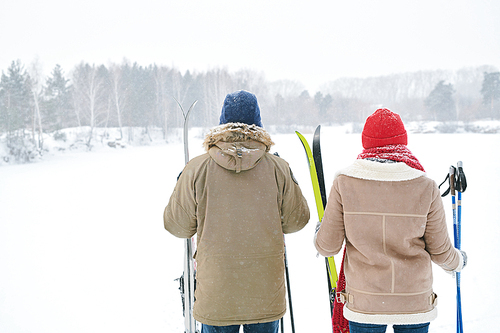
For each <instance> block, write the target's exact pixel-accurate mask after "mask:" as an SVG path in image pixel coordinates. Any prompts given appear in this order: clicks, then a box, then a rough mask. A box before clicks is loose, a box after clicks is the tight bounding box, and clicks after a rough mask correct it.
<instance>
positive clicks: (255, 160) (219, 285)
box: [164, 123, 309, 326]
mask: <svg viewBox="0 0 500 333" xmlns="http://www.w3.org/2000/svg"><path fill="white" fill-rule="evenodd" d="M272 144H273V143H272V141H271V138H270V136H269V134H268V133H267V132H266V131H265V130H263V129H262V128H260V127H257V126H255V125H246V124H240V123H228V124H226V125H220V126H217V127H215V128H214V129H212V130H211V132H210V133H209V134H208V135H207V137H206V139H205V142H204V146H205V148H206V150H207V153H206V154H204V155H201V156H198V157H196V158H194V159H192V160H191V161H190V162H189V163H188V164H187V165H186V167H185V169H184V170H183V172H182V174H181V176H180V178H179V180H178V182H177V185H176V187H175V189H174V192H173V194H172V196H171V198H170V201H169V203H168V206H167V207H166V208H165V212H164V225H165V228H166V229H167V230H168V231H169V232H170V233H172V234H173V235H175V236H177V237H181V238H189V237H192V236H193V235H195V234H197V251H196V253H195V259H196V262H197V275H196V280H197V281H196V292H195V298H196V300H195V304H194V317H195V319H196V320H198V321H200V322H201V323H204V324H207V325H215V326H227V325H238V324H252V323H260V322H270V321H274V320H277V319H279V318H281V317H282V316H283V315H284V314H285V312H286V304H285V282H284V269H285V267H284V240H283V233H292V232H296V231H298V230H300V229H302V228H303V227H304V226H305V225H306V224H307V222H308V221H309V209H308V206H307V202H306V200H305V198H304V197H303V195H302V193H301V190H300V188H299V186H298V184H297V183H296V181H295V180H294V178H293V175H292V173H291V170H290V167H289V166H288V164H287V163H286V162H285V161H284V160H283V159H281V158H279V157H277V156H274V155H272V154H270V153H269V149H270V147H271V145H272Z"/></svg>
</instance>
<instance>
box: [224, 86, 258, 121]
mask: <svg viewBox="0 0 500 333" xmlns="http://www.w3.org/2000/svg"><path fill="white" fill-rule="evenodd" d="M227 123H244V124H248V125H257V126H259V127H263V126H262V122H261V120H260V109H259V104H258V103H257V97H255V95H254V94H252V93H249V92H248V91H244V90H240V91H235V92H233V93H231V94H227V96H226V99H224V105H223V106H222V112H221V114H220V123H219V125H222V124H227Z"/></svg>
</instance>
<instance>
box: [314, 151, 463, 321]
mask: <svg viewBox="0 0 500 333" xmlns="http://www.w3.org/2000/svg"><path fill="white" fill-rule="evenodd" d="M344 239H345V242H346V249H347V252H346V258H345V262H344V274H345V279H346V290H345V293H344V294H342V295H343V298H344V300H345V301H346V303H345V306H344V317H345V318H346V319H348V320H351V321H356V322H361V323H372V324H415V323H424V322H428V321H431V320H433V319H434V318H435V317H436V315H437V312H436V309H435V305H436V298H437V296H436V295H435V294H434V292H433V290H432V267H431V261H433V262H434V263H436V264H438V265H439V266H441V267H442V268H444V269H445V270H448V271H451V270H454V269H456V268H457V267H459V266H460V265H461V255H460V254H459V253H458V252H457V251H456V250H455V249H454V247H453V246H452V244H451V242H450V238H449V236H448V229H447V226H446V221H445V212H444V208H443V204H442V200H441V197H440V192H439V189H438V187H437V186H436V183H435V182H434V181H433V180H431V179H429V178H427V177H426V176H425V174H424V173H423V172H422V171H419V170H416V169H413V168H411V167H409V166H407V165H406V164H404V163H380V162H376V161H370V160H357V161H356V162H355V163H354V164H352V165H351V166H350V167H348V168H346V169H345V170H343V171H341V172H340V174H339V175H338V176H337V177H336V178H335V180H334V182H333V186H332V189H331V192H330V196H329V200H328V204H327V206H326V209H325V214H324V218H323V221H322V223H321V227H320V229H319V231H318V233H317V235H316V237H315V245H316V248H317V250H318V251H319V253H320V254H322V255H324V256H331V255H334V254H337V253H338V252H339V251H340V249H341V247H342V244H343V242H344Z"/></svg>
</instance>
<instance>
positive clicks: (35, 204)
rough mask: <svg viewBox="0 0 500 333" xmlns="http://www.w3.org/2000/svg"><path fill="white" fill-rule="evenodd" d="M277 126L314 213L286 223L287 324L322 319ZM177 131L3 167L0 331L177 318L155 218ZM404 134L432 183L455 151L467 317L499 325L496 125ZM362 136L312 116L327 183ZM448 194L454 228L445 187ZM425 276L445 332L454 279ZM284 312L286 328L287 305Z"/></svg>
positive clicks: (319, 279)
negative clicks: (164, 138)
mask: <svg viewBox="0 0 500 333" xmlns="http://www.w3.org/2000/svg"><path fill="white" fill-rule="evenodd" d="M304 134H305V136H306V138H307V139H308V140H312V133H304ZM273 139H274V141H275V143H276V146H274V147H273V150H272V151H273V152H274V151H277V152H279V154H280V156H281V157H282V158H284V159H285V160H287V161H288V162H289V163H290V165H291V167H292V169H293V171H294V174H295V176H296V178H297V179H298V181H299V183H300V185H301V187H302V190H303V192H304V195H305V196H306V198H307V199H308V201H309V203H310V207H311V213H312V214H311V217H312V218H311V221H310V223H309V224H308V225H307V226H306V228H305V229H303V230H302V231H300V232H298V233H295V234H291V235H287V236H286V242H287V251H288V262H289V270H290V278H291V288H292V297H293V299H292V300H293V308H294V317H295V326H296V332H297V333H309V332H331V323H330V318H329V305H328V296H327V287H326V274H325V268H324V260H323V259H322V258H316V252H315V250H314V246H313V244H312V237H313V233H314V226H315V224H316V221H317V215H316V211H315V206H314V198H313V194H312V188H311V185H310V179H309V173H308V170H307V164H306V159H305V156H304V152H303V149H302V146H301V143H300V141H299V139H298V138H297V137H296V135H295V134H292V133H291V134H286V135H284V134H282V135H274V136H273ZM173 142H174V143H171V144H168V145H166V144H164V145H154V146H146V147H128V148H127V149H118V150H113V149H110V148H102V149H96V150H95V151H93V152H91V153H84V152H67V153H64V154H61V155H59V156H54V157H51V158H50V159H48V160H46V161H43V162H39V163H33V164H25V165H6V166H1V167H0V332H5V333H25V332H33V333H34V332H36V333H59V332H61V333H63V332H64V333H66V332H72V333H79V332H85V333H101V332H102V333H109V332H120V333H128V332H134V333H135V332H149V333H160V332H161V333H165V332H167V333H170V332H172V333H174V332H176V333H182V332H183V318H182V313H181V300H180V295H179V291H178V283H177V282H176V281H174V279H176V278H178V277H179V276H180V275H181V273H182V267H183V266H182V255H183V242H182V240H180V239H176V238H175V237H173V236H171V235H170V234H169V233H168V232H167V231H165V230H164V228H163V221H162V214H163V209H164V207H165V205H166V204H167V202H168V199H169V197H170V194H171V192H172V190H173V187H174V185H175V181H176V177H177V175H178V174H179V172H180V171H181V170H182V168H183V165H184V156H183V147H182V143H181V142H180V141H179V140H177V143H175V140H174V141H173ZM408 147H409V148H410V150H412V152H413V153H414V154H415V155H416V156H417V158H418V159H419V160H420V162H421V163H422V165H423V166H424V168H425V169H426V171H427V173H428V175H429V177H431V178H433V179H435V180H436V181H437V182H438V183H440V182H441V181H442V180H443V179H444V177H445V175H446V173H447V171H448V168H449V166H450V164H456V162H457V161H458V160H462V161H463V162H464V170H465V173H466V175H467V181H468V186H469V187H468V188H467V191H466V192H465V193H464V195H463V215H462V216H463V229H462V230H463V231H462V233H463V241H462V248H463V249H464V250H465V251H467V254H468V256H469V264H468V266H467V267H466V269H465V271H464V273H463V274H462V294H463V295H462V302H463V316H464V329H465V331H466V332H478V331H483V332H497V331H499V329H498V324H497V323H498V321H499V320H500V310H499V306H498V303H497V301H496V299H497V297H498V295H500V287H499V285H500V284H499V283H498V282H497V280H498V276H500V265H498V255H499V254H500V242H499V241H498V240H499V239H500V208H499V207H500V205H499V204H498V203H499V202H500V190H499V188H498V184H500V172H498V171H497V170H496V168H497V167H498V166H499V165H500V153H499V148H500V135H499V134H410V136H409V145H408ZM190 149H191V157H194V156H196V155H198V154H201V153H202V148H201V138H200V137H195V136H194V135H192V136H191V139H190ZM360 150H361V139H360V134H344V133H343V132H341V131H338V130H337V129H336V128H332V127H324V128H323V129H322V152H323V158H324V169H325V173H326V182H327V184H330V185H331V183H332V181H333V175H334V172H335V170H337V169H339V168H341V167H344V166H346V165H348V164H350V163H351V162H352V161H353V160H354V159H355V158H356V156H357V154H358V153H359V152H360ZM327 186H328V190H329V185H327ZM444 202H445V207H447V213H449V226H450V231H451V229H452V225H451V199H450V197H449V196H448V197H445V198H444ZM337 262H338V265H339V264H340V261H339V260H338V259H337ZM434 278H435V282H434V289H435V292H436V293H437V294H438V296H439V302H438V303H439V304H438V309H439V315H438V319H437V320H436V321H434V322H433V323H432V324H431V326H430V331H431V332H440V333H447V332H449V333H452V332H455V330H456V329H455V281H454V280H453V279H452V278H451V277H450V276H449V275H447V274H446V273H444V272H443V271H441V270H440V269H439V268H438V267H437V266H434ZM285 323H286V325H287V327H286V332H291V330H290V328H289V315H288V314H287V315H286V317H285ZM388 331H390V330H388Z"/></svg>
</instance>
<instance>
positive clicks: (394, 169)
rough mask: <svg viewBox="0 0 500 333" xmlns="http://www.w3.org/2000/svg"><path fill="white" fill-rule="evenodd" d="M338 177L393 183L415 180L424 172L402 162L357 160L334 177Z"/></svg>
mask: <svg viewBox="0 0 500 333" xmlns="http://www.w3.org/2000/svg"><path fill="white" fill-rule="evenodd" d="M339 175H346V176H349V177H354V178H360V179H367V180H378V181H388V182H394V181H405V180H411V179H415V178H418V177H421V176H424V175H425V172H423V171H420V170H417V169H414V168H412V167H410V166H408V165H406V164H405V163H403V162H396V163H380V162H376V161H370V160H363V159H359V160H356V161H355V162H354V163H353V164H351V165H350V166H348V167H347V168H345V169H343V170H340V171H339V172H338V173H337V174H336V175H335V177H337V176H339Z"/></svg>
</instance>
